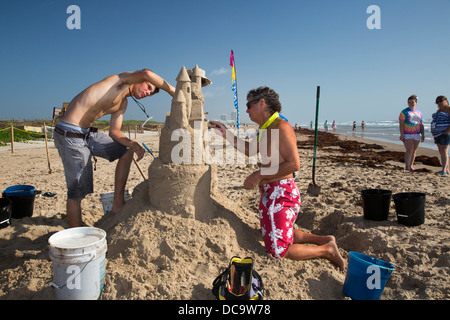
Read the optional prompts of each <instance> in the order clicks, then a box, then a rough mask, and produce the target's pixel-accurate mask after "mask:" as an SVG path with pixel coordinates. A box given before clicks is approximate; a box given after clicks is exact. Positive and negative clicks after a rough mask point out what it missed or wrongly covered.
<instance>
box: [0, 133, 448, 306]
mask: <svg viewBox="0 0 450 320" xmlns="http://www.w3.org/2000/svg"><path fill="white" fill-rule="evenodd" d="M131 138H132V139H134V134H132V136H131ZM297 138H298V147H299V148H298V151H299V155H300V159H301V169H300V171H299V173H298V176H297V178H296V183H297V185H298V187H299V190H300V193H301V198H302V205H301V210H300V213H299V217H298V219H297V221H296V225H295V228H298V229H301V230H303V231H308V232H312V233H315V234H319V235H334V236H335V238H336V242H337V245H338V247H339V248H340V253H341V255H342V256H343V257H344V259H345V260H347V258H348V252H349V251H356V252H360V253H364V254H368V255H370V256H373V257H375V258H379V259H382V260H384V261H387V262H392V263H394V264H395V266H396V268H395V271H394V272H393V274H392V276H391V278H390V279H389V281H388V283H387V285H386V288H385V290H384V292H383V295H382V296H381V299H386V300H413V299H423V300H438V299H439V300H440V299H449V298H450V225H449V216H450V191H449V190H450V189H449V186H450V179H447V178H443V177H440V176H436V175H435V174H434V172H435V171H438V170H440V166H435V165H433V161H435V160H433V157H437V155H438V154H437V151H433V150H430V149H423V148H419V150H418V154H417V155H418V156H423V158H421V161H420V162H419V161H416V169H417V170H416V172H414V173H411V172H407V171H405V170H403V167H404V165H403V163H402V162H401V159H402V157H403V152H404V150H403V148H402V146H398V145H395V144H388V143H378V142H375V141H373V140H365V139H356V138H354V137H351V136H342V135H333V134H328V135H324V134H321V135H320V137H319V138H320V141H319V142H320V143H319V148H318V150H317V162H316V183H317V184H318V185H319V186H320V187H321V191H320V194H319V195H318V196H312V195H309V194H308V193H307V188H308V185H309V184H310V183H311V181H312V162H313V160H312V159H313V143H312V138H313V136H312V132H311V131H309V130H299V131H297ZM136 140H137V141H138V142H144V143H145V144H146V145H147V146H148V147H149V148H150V149H151V150H152V151H153V152H154V154H155V156H158V150H159V135H158V132H146V133H144V134H138V135H137V137H136ZM49 153H50V162H51V170H52V173H51V174H49V169H48V163H47V154H46V148H45V144H43V143H37V144H32V145H31V144H16V145H15V151H14V153H11V151H10V147H1V148H0V163H1V164H0V168H1V169H0V170H1V175H0V189H1V190H2V191H3V190H4V189H6V188H7V187H8V186H12V185H17V184H27V185H32V186H34V187H35V188H36V190H41V191H42V193H45V192H52V193H56V196H55V197H43V196H41V197H36V199H35V204H34V213H33V216H32V217H26V218H22V219H17V220H13V221H12V225H11V226H9V227H7V228H4V229H1V230H0V299H54V298H55V296H54V288H53V287H51V286H50V282H51V281H52V280H53V272H52V262H51V260H50V259H49V255H48V239H49V237H50V236H51V235H53V234H54V233H56V232H58V231H60V230H63V229H65V228H67V227H68V224H67V218H66V214H65V212H66V209H65V205H66V183H65V178H64V170H63V167H62V163H61V160H60V158H59V155H58V152H57V150H56V149H55V147H54V146H53V143H50V144H49ZM152 161H154V158H153V157H152V156H151V155H150V154H148V153H147V154H146V155H145V157H144V158H143V159H142V160H141V161H140V162H139V166H140V167H141V168H142V171H143V173H144V175H145V177H146V178H147V177H148V174H149V173H148V168H149V166H150V164H151V163H152ZM115 165H116V163H109V162H107V161H106V160H103V159H99V160H98V163H97V170H96V171H95V172H94V190H95V192H94V193H93V194H91V195H89V196H88V197H87V198H86V199H85V200H84V201H83V210H84V213H83V219H84V223H85V224H86V225H88V226H95V227H98V228H101V229H103V230H105V231H106V233H107V243H108V252H107V255H106V278H105V287H104V289H103V292H102V294H101V297H100V299H104V300H122V299H146V300H148V299H155V300H159V299H172V300H173V299H193V300H197V299H205V300H211V299H214V296H213V295H212V294H211V288H212V282H213V281H214V279H215V278H216V276H218V275H219V274H220V273H221V272H222V271H223V270H224V268H225V267H226V266H227V265H228V263H229V260H230V259H231V258H232V257H233V256H240V257H247V256H249V257H252V258H253V259H254V261H255V269H256V270H257V271H258V273H259V274H260V275H261V277H262V279H263V282H264V287H265V299H268V300H298V299H303V300H328V299H332V300H342V299H349V298H348V297H345V296H344V294H343V293H342V287H343V284H344V280H345V275H346V274H345V272H341V271H339V270H338V268H337V267H336V266H334V265H332V264H331V263H330V262H329V261H328V260H323V259H313V260H308V261H301V262H295V261H291V260H287V259H285V260H276V259H274V258H272V257H271V256H269V255H267V254H266V253H265V249H264V242H263V240H262V236H261V231H260V226H259V219H258V202H259V191H258V190H257V189H253V190H248V189H245V188H244V187H243V181H244V179H245V178H246V177H247V176H248V175H249V174H250V173H252V172H253V171H254V170H255V165H247V164H231V165H229V164H227V165H217V168H216V178H215V179H214V180H213V184H212V188H211V196H212V199H213V201H214V207H215V210H214V212H213V214H212V215H213V218H209V219H205V220H204V221H197V220H194V219H189V218H183V217H181V216H177V215H171V214H167V213H165V212H161V211H159V210H157V209H155V208H154V207H152V205H151V203H150V202H149V199H148V195H147V182H146V180H144V178H143V177H142V175H141V173H140V172H139V170H138V168H137V166H136V165H134V164H132V167H131V171H130V176H129V180H128V183H127V188H128V189H129V191H130V193H131V194H132V199H131V200H130V201H129V202H128V203H127V204H126V205H125V207H124V208H123V209H122V210H121V211H120V212H119V213H118V214H116V215H110V214H107V215H104V214H103V207H102V203H101V202H100V196H101V194H103V193H106V192H110V191H113V185H114V169H115ZM374 188H380V189H388V190H391V191H392V193H393V194H395V193H399V192H423V193H425V194H426V205H425V223H424V224H422V225H420V226H415V227H407V226H404V225H400V224H398V222H397V218H396V214H395V208H394V203H393V201H392V205H391V209H390V214H389V218H388V220H386V221H369V220H365V219H364V218H363V204H362V200H361V191H362V190H364V189H374Z"/></svg>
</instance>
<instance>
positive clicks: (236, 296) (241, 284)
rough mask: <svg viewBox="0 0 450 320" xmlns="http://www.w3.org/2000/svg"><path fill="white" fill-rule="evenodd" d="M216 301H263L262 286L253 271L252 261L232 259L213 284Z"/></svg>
mask: <svg viewBox="0 0 450 320" xmlns="http://www.w3.org/2000/svg"><path fill="white" fill-rule="evenodd" d="M212 293H213V294H214V296H215V297H216V299H217V300H263V297H264V285H263V282H262V279H261V277H260V275H259V274H258V273H257V272H256V271H255V270H254V269H253V259H252V258H249V257H246V258H244V259H241V258H240V257H236V256H235V257H233V258H231V260H230V264H229V266H228V267H227V268H226V269H225V271H224V272H222V273H221V274H220V275H219V276H218V277H217V278H216V279H215V280H214V282H213V288H212Z"/></svg>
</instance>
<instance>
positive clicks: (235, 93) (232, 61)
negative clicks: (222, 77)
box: [230, 50, 240, 130]
mask: <svg viewBox="0 0 450 320" xmlns="http://www.w3.org/2000/svg"><path fill="white" fill-rule="evenodd" d="M230 66H231V67H232V70H231V78H232V84H231V90H233V92H234V107H235V108H236V128H237V129H238V130H239V127H240V124H239V107H238V98H237V83H236V66H235V63H234V52H233V50H231V55H230Z"/></svg>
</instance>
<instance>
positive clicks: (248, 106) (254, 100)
mask: <svg viewBox="0 0 450 320" xmlns="http://www.w3.org/2000/svg"><path fill="white" fill-rule="evenodd" d="M261 99H262V98H257V99H253V100H252V101H249V102H247V110H248V109H250V108H251V106H252V104H255V103H257V102H258V101H259V100H261Z"/></svg>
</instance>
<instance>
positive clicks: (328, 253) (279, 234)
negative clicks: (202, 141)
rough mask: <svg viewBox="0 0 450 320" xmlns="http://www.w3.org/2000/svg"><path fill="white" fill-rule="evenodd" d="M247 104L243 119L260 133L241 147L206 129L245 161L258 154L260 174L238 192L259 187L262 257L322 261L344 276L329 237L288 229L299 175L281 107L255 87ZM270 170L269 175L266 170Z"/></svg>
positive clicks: (293, 142)
mask: <svg viewBox="0 0 450 320" xmlns="http://www.w3.org/2000/svg"><path fill="white" fill-rule="evenodd" d="M247 101H248V102H247V113H248V114H249V117H250V119H251V120H252V121H253V122H255V123H256V124H258V125H259V127H260V131H259V135H258V138H257V139H253V140H252V141H243V140H241V139H239V138H238V137H236V136H235V135H234V133H232V132H231V131H229V130H227V129H226V128H225V126H224V125H223V124H221V123H219V122H215V121H210V123H211V124H212V125H213V126H214V127H215V128H217V129H218V130H219V131H220V133H221V135H222V136H223V137H225V138H226V139H227V140H228V141H229V142H230V143H231V144H232V145H233V146H234V148H236V149H237V150H238V151H240V152H242V153H245V155H246V156H253V155H255V154H257V153H258V152H261V162H262V166H261V169H260V170H257V171H255V172H253V173H252V174H251V175H249V176H248V177H247V178H246V179H245V181H244V186H245V187H246V188H248V189H253V188H255V187H259V191H260V195H261V198H260V202H259V218H260V225H261V232H262V235H263V238H264V243H265V248H266V251H267V253H269V254H271V255H272V256H273V257H275V258H278V259H281V258H284V257H286V258H288V259H292V260H306V259H313V258H325V259H328V260H329V261H331V262H332V263H334V264H336V265H337V266H338V267H339V268H340V269H341V270H344V268H345V261H344V259H343V258H342V256H341V255H340V253H339V249H338V247H337V245H336V240H335V238H334V237H333V236H318V235H314V234H311V233H307V232H303V231H300V230H295V229H294V222H295V220H296V218H297V215H298V212H299V210H300V192H299V190H298V187H297V185H296V184H295V181H294V177H293V172H295V171H298V170H299V169H300V157H299V155H298V150H297V139H296V136H295V132H294V130H293V129H292V127H291V126H290V125H289V123H288V122H286V121H285V120H283V119H282V118H281V117H279V114H278V113H279V112H280V111H281V103H280V101H279V96H278V94H277V93H276V92H275V91H274V90H272V89H270V88H268V87H259V88H257V89H253V90H250V91H249V92H248V95H247ZM241 146H242V147H241ZM244 146H245V149H244ZM268 155H270V156H268ZM274 155H275V157H274ZM274 158H277V159H278V162H277V161H276V160H273V159H274ZM274 162H275V163H274ZM269 163H270V166H269ZM273 168H275V170H271V169H273ZM304 243H312V244H316V246H309V245H304Z"/></svg>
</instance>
